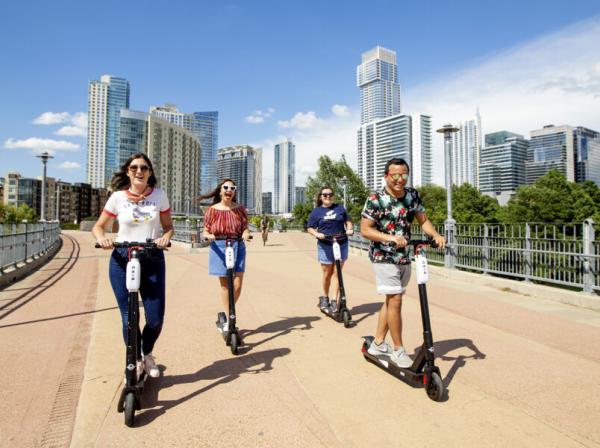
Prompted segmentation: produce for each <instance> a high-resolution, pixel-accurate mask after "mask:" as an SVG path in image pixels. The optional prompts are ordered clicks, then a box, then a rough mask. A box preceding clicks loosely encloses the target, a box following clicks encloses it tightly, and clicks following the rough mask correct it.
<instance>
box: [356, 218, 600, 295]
mask: <svg viewBox="0 0 600 448" xmlns="http://www.w3.org/2000/svg"><path fill="white" fill-rule="evenodd" d="M435 227H436V230H437V232H438V233H440V235H444V236H446V238H447V240H448V241H450V244H449V245H448V247H447V248H446V249H445V250H443V251H442V250H440V249H429V250H428V259H429V261H430V262H432V263H438V264H443V265H445V266H447V267H450V268H459V269H463V270H469V271H475V272H481V273H484V274H494V275H499V276H503V277H509V278H517V279H522V280H524V281H526V282H529V281H536V282H542V283H550V284H557V285H563V286H569V287H573V288H581V289H582V290H583V291H584V292H588V293H591V292H593V291H596V292H600V240H599V239H598V238H597V236H596V235H598V237H600V232H598V233H596V230H595V226H594V222H593V221H592V220H591V219H588V220H585V221H584V222H583V223H573V224H547V223H515V224H453V225H450V226H448V225H436V226H435ZM450 232H452V233H451V234H450ZM412 236H413V237H414V238H421V237H423V236H424V235H423V233H422V231H421V229H420V228H418V227H417V228H413V231H412ZM350 244H351V246H352V247H356V248H360V249H363V250H368V248H369V241H368V240H365V239H364V238H363V237H362V236H360V230H359V229H358V228H356V230H355V235H354V236H353V237H351V239H350Z"/></svg>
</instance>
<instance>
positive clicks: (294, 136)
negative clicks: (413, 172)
mask: <svg viewBox="0 0 600 448" xmlns="http://www.w3.org/2000/svg"><path fill="white" fill-rule="evenodd" d="M308 114H311V115H309V117H310V118H309V120H308V121H309V122H310V121H312V122H313V123H316V124H318V125H313V126H307V127H301V126H297V124H298V121H296V122H295V124H296V126H292V125H291V124H292V123H291V122H292V121H293V119H292V120H290V126H288V128H287V129H289V135H286V136H283V135H279V136H276V137H273V138H270V139H266V140H264V141H262V142H260V143H258V144H256V146H260V147H262V148H263V191H273V179H274V165H273V164H274V160H273V147H274V146H275V144H277V143H280V142H282V141H284V140H286V139H287V138H289V139H290V140H291V141H292V142H293V143H294V144H295V145H296V185H297V186H302V185H304V184H305V183H306V179H307V178H308V176H312V175H314V173H315V172H316V171H317V168H318V165H317V162H318V159H319V157H320V156H322V155H324V154H326V155H328V156H329V157H331V158H332V159H334V160H339V159H340V157H341V156H342V155H344V156H345V157H346V161H347V162H348V164H350V166H352V167H354V168H356V129H357V127H358V125H359V122H360V119H359V117H358V116H357V115H355V114H353V113H352V111H351V110H350V109H348V115H346V116H338V115H335V114H334V115H332V116H330V117H326V118H320V117H317V116H316V114H315V113H314V112H308V113H306V114H304V115H308ZM297 116H298V114H296V116H295V117H297ZM253 146H254V145H253Z"/></svg>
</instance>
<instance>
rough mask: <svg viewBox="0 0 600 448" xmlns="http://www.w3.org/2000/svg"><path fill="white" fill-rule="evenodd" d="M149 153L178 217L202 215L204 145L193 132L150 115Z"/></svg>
mask: <svg viewBox="0 0 600 448" xmlns="http://www.w3.org/2000/svg"><path fill="white" fill-rule="evenodd" d="M147 135H148V150H147V151H146V153H147V154H148V157H149V158H150V160H152V166H153V168H154V175H155V176H156V178H157V180H158V186H159V187H160V188H162V189H163V190H165V192H166V193H167V196H168V198H169V202H170V205H171V210H172V212H173V213H174V214H188V213H198V212H199V205H198V203H197V202H196V201H195V199H196V198H197V197H198V196H199V195H200V189H199V185H200V182H199V180H198V171H199V170H198V167H199V166H200V142H199V141H198V138H197V137H196V136H195V135H194V134H193V133H191V132H190V131H188V130H186V129H184V128H182V127H180V126H177V125H176V124H173V123H171V122H169V121H166V120H163V119H161V118H159V117H157V116H154V115H149V116H148V131H147Z"/></svg>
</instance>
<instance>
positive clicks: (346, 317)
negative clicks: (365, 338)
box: [343, 310, 352, 328]
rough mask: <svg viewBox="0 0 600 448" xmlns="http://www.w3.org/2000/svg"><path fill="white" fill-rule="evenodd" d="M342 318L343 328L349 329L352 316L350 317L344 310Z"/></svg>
mask: <svg viewBox="0 0 600 448" xmlns="http://www.w3.org/2000/svg"><path fill="white" fill-rule="evenodd" d="M343 318H344V327H346V328H348V327H350V323H351V322H352V316H350V312H349V311H348V310H344V314H343Z"/></svg>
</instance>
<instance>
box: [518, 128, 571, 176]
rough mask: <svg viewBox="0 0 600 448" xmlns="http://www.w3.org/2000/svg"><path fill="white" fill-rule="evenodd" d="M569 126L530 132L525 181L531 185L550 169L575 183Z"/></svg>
mask: <svg viewBox="0 0 600 448" xmlns="http://www.w3.org/2000/svg"><path fill="white" fill-rule="evenodd" d="M574 146H575V145H574V139H573V128H572V127H571V126H554V125H548V126H544V127H543V128H542V129H536V130H534V131H531V140H530V142H529V151H528V152H527V162H526V163H525V167H526V176H527V178H526V181H527V184H529V185H531V184H533V183H534V182H535V181H536V180H537V179H538V178H540V177H542V176H543V175H544V174H546V173H547V172H548V171H550V170H551V169H557V170H558V171H559V172H561V173H563V174H564V175H565V176H566V178H567V180H568V181H571V182H575V160H574V159H575V151H574Z"/></svg>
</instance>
